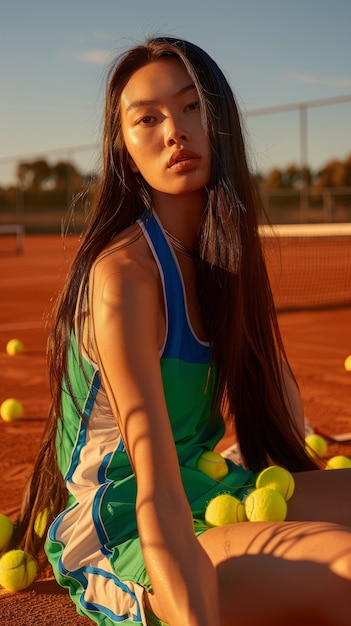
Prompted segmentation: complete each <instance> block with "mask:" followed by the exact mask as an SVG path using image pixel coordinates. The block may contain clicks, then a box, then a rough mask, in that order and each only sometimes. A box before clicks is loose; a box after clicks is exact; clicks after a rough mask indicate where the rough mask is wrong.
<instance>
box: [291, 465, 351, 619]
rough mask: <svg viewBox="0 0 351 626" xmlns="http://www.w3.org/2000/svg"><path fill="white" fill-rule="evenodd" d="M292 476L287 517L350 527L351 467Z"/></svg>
mask: <svg viewBox="0 0 351 626" xmlns="http://www.w3.org/2000/svg"><path fill="white" fill-rule="evenodd" d="M294 479H295V492H294V495H293V497H292V498H291V500H289V502H288V519H289V520H308V521H321V520H323V521H325V522H327V521H329V522H336V523H338V524H346V525H348V526H350V527H351V469H340V470H317V471H312V472H298V473H296V474H294ZM350 623H351V620H350Z"/></svg>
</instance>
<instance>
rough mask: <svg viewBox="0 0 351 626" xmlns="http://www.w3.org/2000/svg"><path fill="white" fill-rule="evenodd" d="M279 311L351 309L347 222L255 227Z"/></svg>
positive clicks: (350, 249)
mask: <svg viewBox="0 0 351 626" xmlns="http://www.w3.org/2000/svg"><path fill="white" fill-rule="evenodd" d="M260 233H261V236H262V241H263V247H264V251H265V256H266V261H267V268H268V273H269V276H270V281H271V285H272V290H273V295H274V301H275V305H276V308H277V310H278V311H289V310H294V309H295V310H300V309H314V308H327V307H336V306H349V305H351V223H342V224H341V223H338V224H335V223H334V224H277V225H273V226H266V225H262V226H261V227H260Z"/></svg>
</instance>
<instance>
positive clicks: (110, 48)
mask: <svg viewBox="0 0 351 626" xmlns="http://www.w3.org/2000/svg"><path fill="white" fill-rule="evenodd" d="M350 24H351V2H350V0H318V1H315V0H202V1H200V0H177V1H176V2H174V1H173V2H168V1H167V0H123V1H122V0H98V1H97V0H60V1H59V2H52V1H50V0H11V2H6V3H4V4H3V6H2V9H1V20H0V186H3V185H5V184H10V181H12V179H13V177H14V172H15V166H16V163H17V162H18V161H19V160H24V161H26V160H27V161H30V160H32V159H34V158H36V157H40V156H47V157H48V158H49V159H53V160H54V161H57V160H59V159H66V158H67V159H69V160H71V161H73V162H75V163H76V164H77V166H78V167H79V168H80V169H82V170H85V171H91V170H94V169H95V168H96V166H97V163H98V156H97V155H98V154H99V145H100V144H99V142H100V138H101V130H102V109H103V95H104V87H105V80H106V75H107V71H108V69H109V67H110V64H111V62H113V60H114V59H115V58H116V57H117V56H118V54H120V53H121V52H123V51H124V50H126V49H127V48H129V47H130V46H132V45H134V44H135V43H139V42H141V41H142V40H143V39H144V38H145V37H146V36H150V35H155V34H156V35H172V36H176V37H182V38H185V39H188V40H190V41H192V42H193V43H196V44H197V45H199V46H201V47H202V48H204V49H205V50H206V51H207V52H208V53H209V54H210V55H211V56H212V57H213V58H214V59H215V61H216V62H217V63H218V64H219V65H220V67H221V68H222V70H223V71H224V73H225V75H226V77H227V78H228V80H229V82H230V84H231V86H232V88H233V90H234V93H235V95H236V98H237V102H238V104H239V106H240V108H241V110H242V111H243V116H244V119H245V121H246V132H247V142H248V143H247V145H248V156H249V158H250V160H251V162H252V164H253V167H254V168H255V169H257V170H259V171H270V170H271V169H273V167H279V168H281V169H283V168H284V167H287V166H288V165H290V164H292V163H295V164H297V165H299V164H301V163H302V161H303V160H304V159H306V158H307V161H308V164H309V166H310V167H311V168H312V169H313V170H318V168H320V167H322V166H323V165H324V164H325V163H326V162H328V161H330V160H332V159H339V160H344V159H345V158H347V156H348V155H349V154H351V63H350V58H351V36H350ZM341 96H350V101H349V102H345V103H339V104H335V105H333V106H324V105H323V106H318V107H312V108H309V109H308V112H307V117H306V123H307V134H306V137H307V141H306V142H305V143H303V144H302V143H301V141H300V133H301V129H302V126H301V119H302V118H301V115H300V113H299V109H298V110H293V111H290V112H279V113H276V114H269V115H268V114H264V113H260V114H259V115H254V112H257V110H259V111H261V110H262V109H263V110H265V109H267V108H269V107H277V106H283V105H288V104H299V103H304V102H312V101H316V100H317V101H319V100H324V99H329V98H339V97H341ZM91 146H97V148H96V149H94V150H90V147H91ZM78 148H79V149H78Z"/></svg>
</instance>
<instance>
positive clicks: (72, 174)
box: [51, 161, 84, 191]
mask: <svg viewBox="0 0 351 626" xmlns="http://www.w3.org/2000/svg"><path fill="white" fill-rule="evenodd" d="M51 180H52V181H53V187H54V188H55V189H57V190H59V189H65V188H69V189H70V190H71V191H77V190H78V189H81V187H82V185H83V181H84V177H83V176H82V174H81V173H80V172H79V171H78V170H77V168H76V167H75V165H73V163H69V162H68V161H59V162H58V163H56V165H54V166H53V167H52V168H51Z"/></svg>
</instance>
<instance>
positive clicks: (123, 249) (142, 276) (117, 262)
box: [91, 223, 158, 286]
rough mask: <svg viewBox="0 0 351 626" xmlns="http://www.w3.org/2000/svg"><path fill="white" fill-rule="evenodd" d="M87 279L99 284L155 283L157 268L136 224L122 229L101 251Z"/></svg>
mask: <svg viewBox="0 0 351 626" xmlns="http://www.w3.org/2000/svg"><path fill="white" fill-rule="evenodd" d="M91 276H92V277H94V278H95V279H97V280H98V282H99V283H100V285H101V284H104V285H107V284H111V283H112V284H123V283H125V282H127V283H128V284H129V285H130V286H131V285H132V284H139V283H140V284H141V283H144V284H145V283H147V284H154V283H155V280H157V277H158V272H157V266H156V263H155V260H154V257H153V255H152V253H151V250H150V247H149V245H148V243H147V241H146V239H145V237H144V235H143V231H142V229H141V228H140V226H139V224H138V223H136V224H132V225H131V226H129V227H128V228H126V229H125V230H124V231H122V232H121V233H120V234H119V235H117V236H116V237H115V238H114V239H113V240H112V241H111V242H110V243H109V244H108V245H107V246H106V247H105V248H104V249H103V250H102V252H101V253H100V254H99V256H98V257H97V259H96V260H95V262H94V264H93V266H92V272H91Z"/></svg>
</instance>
